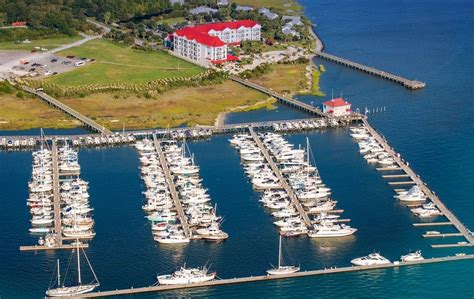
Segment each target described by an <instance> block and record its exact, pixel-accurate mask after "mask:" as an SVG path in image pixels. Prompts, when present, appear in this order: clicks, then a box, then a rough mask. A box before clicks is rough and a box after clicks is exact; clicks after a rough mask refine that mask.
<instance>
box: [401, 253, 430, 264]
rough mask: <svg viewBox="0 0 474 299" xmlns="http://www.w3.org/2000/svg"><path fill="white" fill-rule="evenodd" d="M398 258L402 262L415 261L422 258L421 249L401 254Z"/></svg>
mask: <svg viewBox="0 0 474 299" xmlns="http://www.w3.org/2000/svg"><path fill="white" fill-rule="evenodd" d="M400 259H401V261H402V262H417V261H422V260H424V258H423V256H422V255H421V250H417V251H415V252H410V253H408V254H406V255H402V256H401V258H400Z"/></svg>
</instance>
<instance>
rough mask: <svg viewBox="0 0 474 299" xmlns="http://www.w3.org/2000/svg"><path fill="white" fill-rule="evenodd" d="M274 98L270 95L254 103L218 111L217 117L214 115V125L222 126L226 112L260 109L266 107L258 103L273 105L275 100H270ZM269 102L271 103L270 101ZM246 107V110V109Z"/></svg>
mask: <svg viewBox="0 0 474 299" xmlns="http://www.w3.org/2000/svg"><path fill="white" fill-rule="evenodd" d="M273 99H274V98H272V97H269V98H267V99H265V100H263V101H259V102H256V103H254V104H251V105H243V106H238V107H234V108H231V109H229V110H228V111H223V112H220V113H219V114H218V115H217V117H216V120H215V122H214V126H216V127H219V126H222V125H224V124H225V123H224V122H225V118H226V116H227V114H229V113H235V112H248V111H252V110H260V109H267V107H266V106H262V107H260V105H264V104H270V105H273V104H274V103H275V101H272V100H273ZM270 102H271V103H270ZM254 106H256V108H255V109H252V107H254ZM246 109H248V110H246Z"/></svg>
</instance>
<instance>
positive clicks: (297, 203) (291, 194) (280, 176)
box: [249, 128, 312, 228]
mask: <svg viewBox="0 0 474 299" xmlns="http://www.w3.org/2000/svg"><path fill="white" fill-rule="evenodd" d="M249 131H250V134H251V135H252V137H253V139H254V141H255V143H256V144H257V146H258V147H259V148H260V151H261V152H262V154H263V156H264V157H265V160H267V163H268V165H270V168H271V169H272V171H273V173H275V175H276V176H277V177H278V180H279V181H280V185H281V186H282V188H283V189H284V190H285V191H286V193H287V194H288V196H289V197H290V200H291V203H292V205H293V206H294V207H295V209H296V210H297V211H298V213H299V214H300V216H301V218H302V219H303V221H304V223H305V224H306V226H307V227H308V228H312V223H311V219H309V217H308V214H307V213H306V211H305V210H304V208H303V206H302V205H301V203H300V201H299V200H298V197H296V194H295V192H293V189H291V187H290V186H289V185H288V183H287V182H286V179H285V178H284V177H283V174H282V173H281V171H280V169H278V167H277V166H276V164H275V162H274V161H273V159H272V158H271V156H270V153H269V152H268V150H267V148H266V147H265V145H264V144H263V143H262V141H261V140H260V138H259V137H258V135H257V133H255V131H254V130H253V129H252V128H250V129H249Z"/></svg>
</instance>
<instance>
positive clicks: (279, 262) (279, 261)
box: [278, 235, 281, 269]
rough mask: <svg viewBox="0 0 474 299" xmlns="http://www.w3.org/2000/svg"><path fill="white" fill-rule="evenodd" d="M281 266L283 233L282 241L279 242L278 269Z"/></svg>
mask: <svg viewBox="0 0 474 299" xmlns="http://www.w3.org/2000/svg"><path fill="white" fill-rule="evenodd" d="M280 267H281V235H280V241H279V242H278V269H280Z"/></svg>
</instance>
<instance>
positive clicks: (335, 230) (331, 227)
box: [308, 220, 357, 238]
mask: <svg viewBox="0 0 474 299" xmlns="http://www.w3.org/2000/svg"><path fill="white" fill-rule="evenodd" d="M356 231H357V229H356V228H353V227H350V226H348V225H345V224H334V223H333V222H331V221H327V220H326V221H321V224H316V225H314V230H310V231H308V236H309V237H311V238H335V237H345V236H350V235H352V234H354V233H355V232H356Z"/></svg>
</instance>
